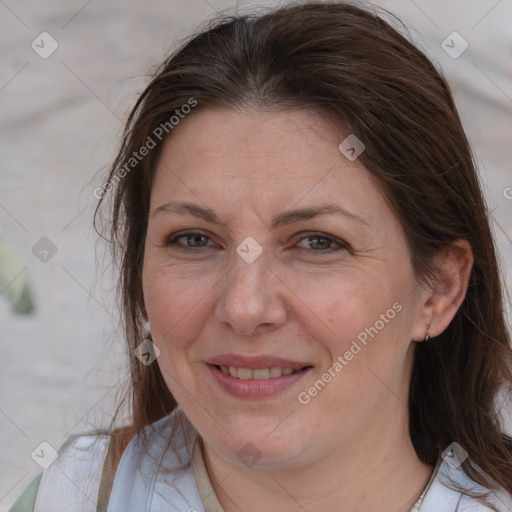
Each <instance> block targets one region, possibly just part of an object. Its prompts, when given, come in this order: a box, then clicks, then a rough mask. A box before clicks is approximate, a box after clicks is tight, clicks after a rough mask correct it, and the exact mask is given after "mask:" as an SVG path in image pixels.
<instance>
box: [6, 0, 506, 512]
mask: <svg viewBox="0 0 512 512" xmlns="http://www.w3.org/2000/svg"><path fill="white" fill-rule="evenodd" d="M284 3H288V2H277V1H259V2H254V1H251V2H243V1H240V2H238V4H237V3H236V2H235V1H234V0H225V1H224V0H223V1H219V0H170V1H169V0H168V1H164V0H153V1H152V2H147V1H142V0H124V1H120V0H111V1H109V2H100V1H99V0H89V1H86V0H71V1H64V0H60V1H57V0H47V1H45V2H36V1H35V0H17V1H14V0H5V1H3V0H0V34H1V36H0V38H1V54H2V55H3V65H2V68H1V70H0V109H1V112H2V118H1V139H0V140H1V147H0V173H1V175H0V255H1V263H0V292H1V293H2V296H1V297H0V333H1V334H0V351H1V352H0V354H1V356H0V433H1V435H0V456H1V461H2V463H1V464H0V511H1V510H7V508H8V507H9V505H10V504H11V503H12V502H13V501H14V500H15V498H16V497H17V495H19V493H20V492H21V491H22V489H23V488H24V487H25V486H26V485H27V484H28V483H29V482H30V480H31V479H32V478H33V477H34V476H35V475H36V474H37V473H39V472H40V471H41V467H40V465H38V462H39V463H41V462H40V461H38V456H37V455H38V454H40V453H43V452H46V454H48V452H49V451H51V448H49V447H48V445H46V444H43V445H41V443H49V445H50V446H51V447H54V448H55V449H58V448H59V446H60V445H61V444H62V442H63V441H64V439H65V438H66V437H67V436H68V435H69V433H70V432H79V431H83V430H85V429H88V428H91V427H92V426H98V425H105V424H107V423H108V421H109V420H110V418H111V414H112V412H113V410H114V404H115V403H116V400H117V399H118V398H119V396H118V390H119V386H120V385H121V384H122V383H123V379H124V378H125V377H126V368H125V359H124V354H123V342H122V336H121V333H120V330H119V328H118V321H119V320H118V319H119V314H118V311H117V308H116V303H115V295H114V292H113V289H114V286H113V278H112V275H111V266H110V263H109V257H108V252H106V251H105V244H104V243H103V242H102V241H101V240H100V239H99V237H98V236H97V234H96V233H95V231H94V229H93V227H92V216H93V212H94V208H95V207H96V204H97V199H96V198H95V196H94V194H93V191H94V189H95V187H98V186H100V185H101V183H102V177H103V176H104V174H105V172H106V169H107V167H108V165H109V164H110V162H111V160H112V158H113V157H114V155H115V153H116V150H117V148H118V144H119V137H120V133H121V129H122V127H123V121H124V120H125V119H126V117H127V114H128V111H129V109H130V107H131V106H132V105H133V102H134V101H135V99H136V97H137V94H138V93H140V92H141V91H142V89H143V87H144V85H145V84H146V83H147V80H148V74H149V72H150V71H151V69H152V68H153V66H155V65H157V64H159V63H160V61H161V60H163V58H164V57H165V56H166V55H167V54H168V52H169V50H170V49H172V48H174V47H175V45H176V44H177V42H179V41H180V40H181V39H183V38H185V37H187V36H188V35H190V34H192V33H193V32H194V31H196V30H197V29H198V27H199V26H200V25H202V23H203V22H205V21H206V20H207V19H208V18H210V17H211V16H212V15H214V14H215V13H218V12H219V11H223V10H227V12H229V13H234V12H235V11H236V9H238V11H239V12H246V11H252V10H254V9H255V8H256V7H262V8H264V7H265V6H273V5H280V4H284ZM373 3H374V4H376V5H378V6H380V7H383V8H385V9H388V10H389V11H391V12H393V13H394V14H396V15H397V16H398V17H399V18H401V19H402V20H403V21H404V22H405V24H406V25H407V27H408V28H409V30H410V34H411V37H412V39H413V41H414V42H415V43H416V45H418V46H419V47H420V48H422V49H423V50H424V51H425V52H426V53H427V54H428V55H429V56H430V57H431V58H432V60H433V61H434V62H435V63H436V65H437V66H438V67H439V68H440V69H442V71H443V73H444V74H445V76H446V77H447V78H448V81H449V82H450V84H451V86H452V90H453V93H454V95H455V100H456V102H457V105H458V108H459V111H460V115H461V117H462V121H463V123H464V126H465V128H466V131H467V134H468V136H469V139H470V141H471V143H472V146H473V148H474V153H475V157H476V159H477V162H478V166H479V171H480V175H481V180H482V183H483V186H484V189H485V193H486V195H487V200H488V203H489V207H490V210H491V211H492V215H493V219H494V220H493V227H494V230H495V234H496V239H497V242H498V248H499V251H500V257H501V260H502V263H503V267H504V272H505V279H506V283H507V289H508V291H510V290H512V241H511V239H512V170H511V162H512V158H511V157H512V149H511V148H512V58H511V57H512V55H511V53H512V31H511V30H510V20H512V0H498V1H496V0H492V1H487V0H480V1H476V0H470V1H464V2H463V1H456V0H429V1H424V2H420V0H415V1H413V0H407V1H405V0H402V1H398V0H388V1H385V0H383V1H376V2H373ZM255 6H256V7H255ZM507 314H508V318H509V324H510V323H511V321H510V320H511V319H512V314H511V306H510V300H509V299H508V298H507ZM508 421H509V426H510V425H511V424H510V417H509V418H508ZM41 450H42V451H41Z"/></svg>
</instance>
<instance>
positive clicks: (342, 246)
mask: <svg viewBox="0 0 512 512" xmlns="http://www.w3.org/2000/svg"><path fill="white" fill-rule="evenodd" d="M194 235H195V236H198V235H199V236H202V237H205V238H207V239H208V240H211V237H209V236H208V235H205V234H203V233H200V232H198V231H186V232H181V233H177V234H176V235H171V237H167V238H166V239H165V241H164V246H173V249H175V250H177V251H180V252H191V251H194V252H197V249H202V248H203V247H207V246H201V247H186V246H180V245H179V244H178V243H177V242H178V240H179V239H180V238H184V237H192V236H194ZM308 238H309V239H315V238H317V239H325V240H328V241H330V242H334V243H335V244H338V245H339V247H338V248H335V249H333V248H328V249H325V250H322V249H306V248H304V247H299V249H302V250H306V251H308V252H312V253H315V254H321V253H323V254H326V253H327V254H330V253H332V252H337V251H340V250H348V249H349V246H348V244H347V243H345V242H342V241H341V240H338V239H336V238H334V237H331V236H328V235H325V234H324V233H316V232H315V233H309V234H308V235H307V236H304V237H302V238H301V239H300V240H299V242H302V240H306V239H308Z"/></svg>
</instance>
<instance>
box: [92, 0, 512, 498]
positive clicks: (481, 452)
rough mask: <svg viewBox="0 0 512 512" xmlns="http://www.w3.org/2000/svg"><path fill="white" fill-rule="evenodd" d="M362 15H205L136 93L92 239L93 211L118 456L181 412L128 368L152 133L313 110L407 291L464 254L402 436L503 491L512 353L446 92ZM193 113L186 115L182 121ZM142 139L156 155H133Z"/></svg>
mask: <svg viewBox="0 0 512 512" xmlns="http://www.w3.org/2000/svg"><path fill="white" fill-rule="evenodd" d="M374 9H375V8H367V7H364V8H363V7H360V6H357V5H354V4H352V3H344V2H338V3H325V2H307V3H301V4H295V5H292V4H290V5H287V6H284V7H281V8H277V9H273V10H270V11H266V12H263V13H261V12H260V13H258V14H253V15H243V16H242V15H236V16H234V15H225V14H224V15H222V16H221V17H219V16H217V17H216V18H215V19H213V20H212V21H210V22H209V23H208V24H207V25H206V26H205V27H203V29H202V30H201V31H200V32H198V33H196V34H194V35H193V36H191V37H189V38H188V39H187V40H185V41H184V42H182V43H181V44H180V46H179V48H178V49H176V51H174V52H173V54H172V55H171V56H170V57H169V58H167V59H166V60H165V62H163V64H162V65H161V66H160V67H159V68H158V69H157V70H156V72H155V73H154V75H153V76H152V79H151V81H150V83H149V85H148V86H147V88H146V89H145V90H144V92H143V93H142V94H141V95H140V97H139V99H138V101H137V102H136V104H135V106H134V108H133V110H132V111H131V113H130V115H129V118H128V121H127V124H126V128H125V132H124V136H123V139H122V145H121V148H120V150H119V153H118V155H117V158H116V159H115V161H114V163H113V165H112V167H111V169H110V173H109V176H108V177H107V179H106V182H105V185H104V187H103V189H102V193H101V199H100V201H99V204H98V208H97V210H96V212H95V226H96V227H97V226H98V224H97V221H98V217H100V207H102V205H103V206H107V205H108V208H109V209H108V211H109V217H108V222H109V223H108V228H107V234H106V235H105V236H106V238H107V239H108V240H109V241H110V244H111V248H112V251H113V255H114V262H116V263H117V265H118V271H119V275H120V280H119V283H120V284H119V299H120V302H121V307H122V312H123V315H124V330H125V336H126V346H127V353H128V357H129V362H130V371H131V386H130V389H129V390H128V392H127V394H126V398H128V399H129V405H130V410H131V421H130V424H129V425H128V426H126V427H125V429H124V431H123V432H124V433H123V435H116V436H113V440H112V442H113V446H114V449H115V450H118V451H119V453H121V452H122V450H123V448H124V447H125V445H126V442H127V440H129V439H130V438H131V437H132V436H133V435H135V434H139V433H141V432H142V431H143V430H144V428H145V427H147V426H148V425H149V424H151V423H152V422H154V421H156V420H158V419H160V418H162V417H164V416H165V415H168V414H169V413H170V412H171V411H173V410H174V409H175V408H176V407H177V403H176V401H175V399H174V398H173V396H172V395H171V393H170V391H169V389H168V388H167V386H166V384H165V382H164V379H163V377H162V375H161V373H160V370H159V367H158V365H157V364H151V365H149V366H145V365H143V364H141V363H140V361H139V360H138V359H137V358H136V357H135V355H134V350H135V348H136V346H137V345H138V344H139V343H140V342H141V341H142V339H143V338H144V332H143V328H144V321H145V319H146V312H145V306H144V300H143V293H142V267H143V253H144V242H145V236H146V229H147V223H148V213H149V199H150V191H151V184H152V179H153V175H154V171H155V167H156V162H157V159H158V156H159V154H160V149H161V147H162V142H161V141H160V140H159V138H158V137H155V134H157V133H158V134H159V133H160V132H159V131H158V128H159V127H160V131H161V127H162V126H165V127H166V130H165V136H166V137H172V128H173V126H172V123H170V122H169V119H170V117H171V116H172V115H173V114H174V113H176V111H179V112H181V113H182V114H183V112H187V111H188V110H192V111H191V112H190V113H188V115H190V116H193V115H194V114H195V113H196V112H198V111H201V110H204V109H208V108H211V107H226V108H241V109H243V108H246V107H251V108H261V109H266V110H268V109H271V110H272V109H274V110H275V111H280V110H281V111H282V110H293V109H302V108H313V109H315V110H316V111H317V112H319V113H320V114H321V115H323V116H325V118H327V119H330V120H332V122H333V123H336V125H337V126H339V127H341V128H343V129H344V130H345V131H347V132H349V133H352V134H355V135H356V136H357V137H358V138H359V139H360V140H361V141H364V144H365V146H366V148H365V151H364V152H363V153H362V154H361V155H360V156H359V159H360V161H361V162H362V163H363V164H364V165H365V166H366V168H367V169H368V170H369V171H370V172H371V173H373V174H374V175H375V176H376V177H377V178H378V180H379V181H380V183H381V187H382V191H383V194H384V195H385V197H386V199H387V201H388V202H389V204H390V205H391V207H392V208H393V210H394V213H395V214H396V216H397V217H398V219H399V220H400V222H401V224H402V226H403V229H404V231H405V234H406V237H407V240H408V244H409V247H410V253H411V260H412V264H413V268H414V271H415V274H416V276H417V278H418V279H419V280H421V281H424V282H429V280H430V279H431V278H432V276H433V271H434V269H433V268H432V262H433V256H434V255H435V254H436V253H438V252H439V251H441V250H443V248H446V247H447V246H449V245H450V244H451V243H452V242H453V241H455V240H457V239H465V240H467V241H468V242H469V243H470V244H471V247H472V251H473V255H474V265H473V268H472V272H471V276H470V281H469V287H468V290H467V295H466V297H465V300H464V302H463V303H462V305H461V306H460V308H459V310H458V312H457V313H456V315H455V317H454V319H453V321H452V322H451V323H450V325H449V326H448V328H447V329H446V330H445V331H444V332H443V333H442V334H440V335H439V336H437V337H435V338H433V339H432V340H431V341H429V342H428V343H417V344H416V348H415V359H414V366H413V371H412V377H411V382H410V391H409V433H410V437H411V440H412V443H413V445H414V448H415V450H416V453H417V456H418V458H419V459H420V460H421V461H422V462H424V463H425V464H429V465H435V463H436V461H437V460H438V457H439V455H440V453H441V452H442V451H443V450H444V449H445V448H446V447H447V446H448V445H450V444H451V443H452V442H453V441H457V442H458V443H459V444H460V445H461V446H462V447H463V448H464V449H465V450H466V451H467V452H468V454H469V457H468V459H467V460H466V461H465V462H464V463H463V470H464V471H465V472H466V474H467V475H468V476H469V477H471V478H472V479H473V480H474V481H476V482H477V483H479V484H481V485H483V486H484V487H486V488H488V489H498V488H500V487H501V488H504V489H505V490H506V491H507V492H509V493H512V439H511V438H510V437H509V436H507V435H505V433H504V426H503V424H502V422H501V419H500V414H499V411H498V409H497V407H496V397H497V395H498V392H500V391H504V392H505V393H507V394H508V393H509V392H510V390H511V388H512V350H511V348H510V340H509V334H508V332H507V328H506V324H505V319H504V309H503V299H502V284H501V282H500V272H499V267H498V263H497V257H496V251H495V245H494V241H493V237H492V233H491V229H490V224H489V219H490V214H489V212H488V210H487V207H486V204H485V201H484V198H483V194H482V191H481V187H480V184H479V180H478V176H477V172H476V169H475V164H474V159H473V156H472V153H471V149H470V147H469V144H468V140H467V138H466V135H465V133H464V130H463V128H462V125H461V121H460V119H459V115H458V113H457V110H456V107H455V104H454V101H453V98H452V95H451V92H450V88H449V86H448V84H447V82H446V81H445V79H444V78H443V76H442V75H441V74H440V72H439V71H437V70H436V68H435V67H434V65H433V64H432V63H431V62H430V61H429V60H428V58H427V57H426V56H425V55H424V54H423V53H422V52H421V51H420V50H419V49H417V48H416V47H415V46H414V45H413V44H412V43H411V42H410V41H409V40H408V36H407V37H406V36H403V35H401V34H400V32H399V31H398V30H397V29H395V28H393V26H392V25H391V22H387V21H385V20H384V19H383V18H381V17H380V16H379V15H377V14H376V12H375V11H374ZM393 23H394V22H393ZM403 28H404V27H403ZM192 102H195V103H194V108H193V109H188V110H186V109H184V108H183V106H184V105H187V104H188V105H191V104H192ZM182 117H185V118H184V119H183V120H181V118H182ZM180 122H185V123H186V122H187V120H186V116H183V115H180ZM165 123H167V124H165ZM155 130H157V131H155ZM167 132H168V134H167ZM149 138H150V139H151V140H152V141H153V142H154V143H155V147H154V148H152V149H151V150H150V151H148V152H147V154H146V155H145V156H144V157H141V156H140V152H139V150H140V148H142V147H143V146H148V140H149ZM161 138H162V140H165V137H161ZM137 152H139V156H138V157H137V158H136V159H135V160H134V153H137ZM101 210H103V208H101ZM100 232H103V233H105V230H102V231H100ZM118 411H119V409H118ZM464 492H466V491H464ZM480 497H481V499H484V498H485V493H484V494H482V495H480Z"/></svg>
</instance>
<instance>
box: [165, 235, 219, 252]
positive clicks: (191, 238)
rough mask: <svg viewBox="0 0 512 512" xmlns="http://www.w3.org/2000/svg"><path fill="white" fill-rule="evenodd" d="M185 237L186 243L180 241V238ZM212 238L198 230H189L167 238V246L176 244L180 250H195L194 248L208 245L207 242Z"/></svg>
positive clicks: (175, 246)
mask: <svg viewBox="0 0 512 512" xmlns="http://www.w3.org/2000/svg"><path fill="white" fill-rule="evenodd" d="M182 238H183V239H185V244H182V243H179V242H178V240H180V239H182ZM208 240H211V238H210V237H209V236H207V235H204V234H203V233H199V232H197V231H189V232H187V233H183V232H182V233H178V234H177V235H175V236H172V237H171V238H169V239H166V241H165V245H166V246H174V248H175V249H177V250H179V251H186V250H189V249H191V250H193V249H194V248H200V247H207V245H206V242H207V241H208Z"/></svg>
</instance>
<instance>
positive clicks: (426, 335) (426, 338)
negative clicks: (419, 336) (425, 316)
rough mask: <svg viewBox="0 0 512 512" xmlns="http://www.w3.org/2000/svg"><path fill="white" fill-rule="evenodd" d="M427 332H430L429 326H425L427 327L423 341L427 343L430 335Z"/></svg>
mask: <svg viewBox="0 0 512 512" xmlns="http://www.w3.org/2000/svg"><path fill="white" fill-rule="evenodd" d="M429 330H430V324H427V326H426V328H425V339H424V340H423V341H428V340H429V339H430V334H429V333H428V331H429Z"/></svg>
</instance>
